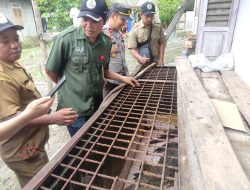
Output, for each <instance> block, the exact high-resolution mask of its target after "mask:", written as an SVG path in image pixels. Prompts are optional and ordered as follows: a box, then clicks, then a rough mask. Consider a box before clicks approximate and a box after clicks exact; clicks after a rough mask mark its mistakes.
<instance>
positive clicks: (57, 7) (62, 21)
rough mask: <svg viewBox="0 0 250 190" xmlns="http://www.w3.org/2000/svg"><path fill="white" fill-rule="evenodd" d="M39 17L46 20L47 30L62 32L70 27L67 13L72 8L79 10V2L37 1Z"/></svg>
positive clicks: (70, 23) (75, 0) (76, 0)
mask: <svg viewBox="0 0 250 190" xmlns="http://www.w3.org/2000/svg"><path fill="white" fill-rule="evenodd" d="M38 2H39V9H40V12H41V15H42V16H44V17H46V18H48V20H49V22H48V23H47V24H48V29H49V30H52V31H62V30H64V29H65V28H67V27H69V26H70V25H72V24H73V23H72V19H71V18H70V16H69V11H70V9H71V8H72V7H77V8H79V5H80V0H53V1H48V0H39V1H38Z"/></svg>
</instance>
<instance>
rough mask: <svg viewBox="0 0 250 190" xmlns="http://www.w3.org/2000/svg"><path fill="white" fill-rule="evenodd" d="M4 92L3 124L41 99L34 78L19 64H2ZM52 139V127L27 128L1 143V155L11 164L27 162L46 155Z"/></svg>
mask: <svg viewBox="0 0 250 190" xmlns="http://www.w3.org/2000/svg"><path fill="white" fill-rule="evenodd" d="M0 89H1V99H0V120H2V119H4V118H6V117H8V116H11V115H13V114H16V113H17V112H18V111H23V110H24V109H25V107H26V106H27V104H28V103H30V102H31V101H32V100H34V99H37V98H40V97H41V96H40V94H39V92H38V91H37V89H36V87H35V85H34V83H33V81H32V79H31V77H30V76H29V75H28V74H27V73H26V71H25V69H24V68H23V67H22V66H21V65H20V64H18V63H14V64H7V63H5V62H3V61H0ZM48 138H49V129H48V126H39V127H38V126H35V127H32V126H29V127H23V128H22V129H21V130H20V131H19V132H17V133H16V134H15V135H14V136H12V137H11V138H9V139H6V140H4V141H1V142H0V155H1V157H2V158H3V160H5V161H8V162H15V161H20V160H25V159H27V158H30V157H32V156H35V155H36V153H37V152H38V151H44V145H45V143H46V142H47V140H48Z"/></svg>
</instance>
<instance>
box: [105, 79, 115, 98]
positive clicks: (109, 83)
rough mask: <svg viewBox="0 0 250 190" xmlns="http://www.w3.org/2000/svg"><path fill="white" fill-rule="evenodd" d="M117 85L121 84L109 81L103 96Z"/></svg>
mask: <svg viewBox="0 0 250 190" xmlns="http://www.w3.org/2000/svg"><path fill="white" fill-rule="evenodd" d="M117 86H119V85H118V84H114V83H111V82H109V81H107V82H106V84H105V86H104V88H103V97H105V96H107V94H108V93H110V91H111V90H113V89H114V88H115V87H117Z"/></svg>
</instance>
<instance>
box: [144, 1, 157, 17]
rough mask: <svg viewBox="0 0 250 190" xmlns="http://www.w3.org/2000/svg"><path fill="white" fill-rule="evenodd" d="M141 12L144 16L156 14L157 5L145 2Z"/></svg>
mask: <svg viewBox="0 0 250 190" xmlns="http://www.w3.org/2000/svg"><path fill="white" fill-rule="evenodd" d="M141 12H142V14H144V15H149V14H155V5H154V4H153V3H151V2H145V3H143V4H142V6H141Z"/></svg>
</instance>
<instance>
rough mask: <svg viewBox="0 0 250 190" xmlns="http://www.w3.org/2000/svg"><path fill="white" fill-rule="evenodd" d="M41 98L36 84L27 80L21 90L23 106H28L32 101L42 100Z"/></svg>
mask: <svg viewBox="0 0 250 190" xmlns="http://www.w3.org/2000/svg"><path fill="white" fill-rule="evenodd" d="M40 97H41V95H40V93H39V92H38V90H37V89H36V86H35V84H34V83H33V82H32V81H30V80H29V79H27V80H25V81H24V82H23V85H22V88H21V101H22V104H28V103H29V102H30V100H32V99H36V98H40Z"/></svg>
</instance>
